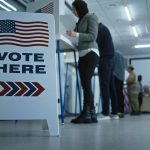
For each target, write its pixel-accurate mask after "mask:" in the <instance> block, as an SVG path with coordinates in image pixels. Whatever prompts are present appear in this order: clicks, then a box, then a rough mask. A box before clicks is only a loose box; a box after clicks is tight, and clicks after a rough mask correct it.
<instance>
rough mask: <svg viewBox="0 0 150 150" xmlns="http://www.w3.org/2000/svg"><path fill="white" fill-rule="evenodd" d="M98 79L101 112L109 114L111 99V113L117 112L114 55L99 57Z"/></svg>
mask: <svg viewBox="0 0 150 150" xmlns="http://www.w3.org/2000/svg"><path fill="white" fill-rule="evenodd" d="M98 70H99V81H100V92H101V97H102V114H103V115H109V113H110V112H109V105H110V100H111V108H112V110H111V113H112V114H117V97H116V90H115V82H114V76H113V71H114V56H107V57H102V58H100V61H99V68H98Z"/></svg>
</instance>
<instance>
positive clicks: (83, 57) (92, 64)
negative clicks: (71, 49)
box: [67, 0, 99, 123]
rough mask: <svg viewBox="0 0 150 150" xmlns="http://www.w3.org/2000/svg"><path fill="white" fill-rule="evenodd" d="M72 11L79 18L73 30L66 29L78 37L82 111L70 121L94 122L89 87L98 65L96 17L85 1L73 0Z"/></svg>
mask: <svg viewBox="0 0 150 150" xmlns="http://www.w3.org/2000/svg"><path fill="white" fill-rule="evenodd" d="M72 10H73V13H74V14H75V15H76V16H77V17H78V18H79V20H78V22H77V23H76V27H75V30H69V31H67V34H68V35H69V36H71V37H74V38H77V39H78V46H77V48H78V51H79V61H78V69H79V75H80V80H81V85H82V88H83V97H84V100H83V111H82V112H81V113H80V115H79V116H78V117H76V118H75V119H72V120H71V123H96V122H97V116H96V113H95V107H94V96H93V93H92V89H91V79H92V76H93V74H94V70H95V68H96V66H97V65H98V61H99V53H98V46H97V43H96V38H97V33H98V18H97V17H96V15H95V14H90V13H89V10H88V7H87V3H86V2H85V1H83V0H75V1H74V2H73V3H72Z"/></svg>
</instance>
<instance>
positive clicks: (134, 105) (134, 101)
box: [127, 65, 139, 115]
mask: <svg viewBox="0 0 150 150" xmlns="http://www.w3.org/2000/svg"><path fill="white" fill-rule="evenodd" d="M127 71H128V72H129V76H128V78H127V89H128V96H129V104H130V113H131V115H139V104H138V94H139V86H138V84H137V82H136V75H135V73H134V67H133V66H132V65H129V66H128V67H127Z"/></svg>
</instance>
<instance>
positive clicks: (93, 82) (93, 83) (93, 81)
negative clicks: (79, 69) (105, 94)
mask: <svg viewBox="0 0 150 150" xmlns="http://www.w3.org/2000/svg"><path fill="white" fill-rule="evenodd" d="M92 85H93V86H92V90H93V96H94V97H95V75H94V76H93V80H92Z"/></svg>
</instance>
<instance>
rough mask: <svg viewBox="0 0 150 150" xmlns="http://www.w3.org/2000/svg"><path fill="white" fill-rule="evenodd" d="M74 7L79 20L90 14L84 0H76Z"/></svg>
mask: <svg viewBox="0 0 150 150" xmlns="http://www.w3.org/2000/svg"><path fill="white" fill-rule="evenodd" d="M72 5H73V6H74V8H75V9H76V11H77V14H78V16H79V18H80V19H81V18H82V17H83V16H84V15H85V14H87V13H88V12H89V9H88V7H87V3H86V2H85V1H83V0H75V1H74V2H73V3H72Z"/></svg>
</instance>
